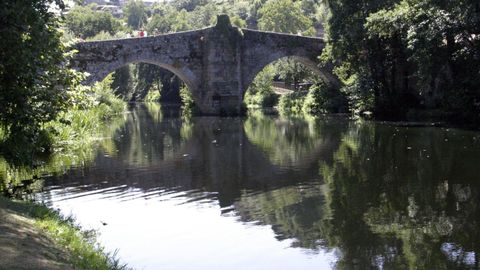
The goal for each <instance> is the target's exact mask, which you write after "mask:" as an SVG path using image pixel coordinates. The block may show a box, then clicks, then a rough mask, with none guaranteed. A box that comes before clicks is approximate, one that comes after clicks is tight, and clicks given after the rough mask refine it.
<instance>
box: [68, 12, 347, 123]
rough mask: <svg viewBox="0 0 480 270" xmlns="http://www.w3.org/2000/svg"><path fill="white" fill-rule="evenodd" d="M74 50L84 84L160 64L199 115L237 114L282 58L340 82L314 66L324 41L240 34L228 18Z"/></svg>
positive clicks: (247, 31) (246, 31)
mask: <svg viewBox="0 0 480 270" xmlns="http://www.w3.org/2000/svg"><path fill="white" fill-rule="evenodd" d="M75 46H76V47H75V48H76V50H78V53H77V54H76V55H75V58H74V59H73V62H72V63H73V64H72V65H73V67H74V68H75V69H77V70H80V71H86V72H88V73H89V74H90V76H89V77H88V78H87V80H86V82H85V83H86V84H93V83H94V82H96V81H101V80H103V78H105V77H106V76H107V75H108V74H109V73H111V72H113V71H115V70H116V69H118V68H120V67H122V66H125V65H127V64H131V63H140V62H142V63H149V64H154V65H158V66H160V67H162V68H165V69H167V70H169V71H171V72H173V73H174V74H175V75H177V76H178V77H179V78H180V79H181V80H183V82H184V83H185V84H186V85H187V86H188V88H189V89H190V91H191V92H192V94H193V97H194V100H195V103H196V105H197V107H198V109H199V110H200V112H201V113H203V114H220V113H222V112H231V111H232V110H233V111H238V110H239V109H240V108H241V105H242V102H243V96H244V94H245V91H246V90H247V88H248V86H249V85H250V84H251V83H252V81H253V79H254V78H255V76H256V75H257V74H258V72H260V71H261V70H262V69H263V68H264V67H265V66H267V65H268V64H270V63H272V62H274V61H276V60H278V59H280V58H283V57H293V58H295V59H297V60H298V61H299V62H301V63H303V64H305V65H306V66H308V67H311V68H312V70H314V71H317V72H318V73H319V74H320V75H321V76H322V77H323V78H324V79H326V80H327V81H329V82H332V83H337V82H338V81H337V80H336V78H335V77H334V76H333V75H332V74H331V72H329V70H327V69H322V68H319V67H318V63H317V57H318V56H319V55H320V54H321V52H322V50H323V48H324V46H325V44H324V41H323V39H321V38H312V37H302V36H296V35H289V34H279V33H272V32H262V31H255V30H250V29H240V28H237V27H234V26H232V25H231V24H230V19H229V18H228V16H226V15H220V16H219V17H218V20H217V25H215V26H213V27H209V28H205V29H201V30H196V31H189V32H180V33H173V34H165V35H158V36H151V37H144V38H129V39H119V40H107V41H92V42H81V43H77V44H76V45H75Z"/></svg>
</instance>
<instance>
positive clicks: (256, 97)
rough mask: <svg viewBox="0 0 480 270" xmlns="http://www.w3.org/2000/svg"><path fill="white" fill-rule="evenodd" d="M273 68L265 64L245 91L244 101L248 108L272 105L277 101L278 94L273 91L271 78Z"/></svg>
mask: <svg viewBox="0 0 480 270" xmlns="http://www.w3.org/2000/svg"><path fill="white" fill-rule="evenodd" d="M274 75H275V73H274V69H273V67H272V66H267V67H266V68H265V69H263V70H262V71H261V72H260V73H258V75H257V76H256V77H255V80H254V81H253V82H252V84H251V85H250V86H249V87H248V90H247V92H246V93H245V98H244V102H245V104H246V105H247V107H248V108H265V107H273V106H275V104H276V103H277V102H278V95H277V94H275V93H274V92H273V88H272V87H273V86H272V80H273V77H274Z"/></svg>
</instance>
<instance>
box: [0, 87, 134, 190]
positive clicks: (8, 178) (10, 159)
mask: <svg viewBox="0 0 480 270" xmlns="http://www.w3.org/2000/svg"><path fill="white" fill-rule="evenodd" d="M110 84H111V78H107V79H106V80H104V81H103V82H100V83H98V84H96V85H95V86H94V87H85V86H80V87H79V89H76V91H72V93H71V95H74V96H73V97H72V99H73V102H72V106H71V107H70V108H69V109H68V110H66V111H64V112H61V113H60V114H59V115H58V117H57V119H56V120H54V121H50V122H47V123H45V124H44V125H43V126H42V130H41V133H42V136H41V139H40V140H39V141H38V142H36V143H34V145H32V146H28V145H22V144H13V143H11V142H12V141H14V140H15V138H13V139H12V138H8V136H7V134H8V133H7V132H6V131H5V128H0V145H1V146H2V152H3V156H0V193H4V194H6V195H8V196H14V197H17V198H21V197H23V196H19V195H22V194H19V193H25V192H27V193H28V192H32V191H34V189H36V188H37V189H38V188H39V187H41V186H42V183H41V178H42V176H44V175H52V174H57V173H63V172H64V171H65V170H66V169H68V168H70V167H72V166H78V165H81V164H88V163H89V162H91V161H92V160H93V159H94V157H95V153H96V149H97V148H98V146H100V147H102V148H103V149H104V150H105V152H107V153H109V154H111V153H114V152H115V151H116V149H115V145H114V143H113V142H112V140H111V137H112V135H113V134H114V133H115V130H117V129H118V128H119V127H121V126H122V125H123V124H124V122H125V118H124V117H123V115H122V113H123V112H124V111H125V108H126V103H125V102H124V101H123V100H121V99H119V98H117V97H116V96H115V95H113V94H112V90H111V88H110ZM2 142H3V143H2Z"/></svg>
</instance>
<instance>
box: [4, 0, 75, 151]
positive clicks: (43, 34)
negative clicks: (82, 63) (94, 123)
mask: <svg viewBox="0 0 480 270" xmlns="http://www.w3.org/2000/svg"><path fill="white" fill-rule="evenodd" d="M52 4H53V3H52V1H49V0H18V1H2V2H1V3H0V40H1V41H2V42H0V107H1V108H2V109H1V110H0V124H1V125H2V126H4V128H5V129H6V130H7V135H9V138H10V140H11V141H13V144H12V145H19V144H20V145H21V144H28V145H31V144H32V143H38V141H39V140H40V137H41V134H40V130H41V125H42V124H43V123H45V122H48V121H51V120H53V119H55V118H56V116H57V114H58V113H59V112H60V111H62V110H64V109H65V108H66V105H67V104H66V100H68V94H67V91H66V90H68V89H69V88H70V87H71V85H72V83H73V82H74V78H75V76H74V73H73V72H72V71H71V70H69V69H67V68H66V67H65V64H66V59H65V57H64V52H65V48H64V47H63V45H62V44H61V42H60V33H59V32H58V30H57V29H58V26H59V25H58V20H57V18H56V17H55V15H54V14H53V13H52V12H51V11H49V10H50V9H51V6H52Z"/></svg>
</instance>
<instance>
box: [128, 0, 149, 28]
mask: <svg viewBox="0 0 480 270" xmlns="http://www.w3.org/2000/svg"><path fill="white" fill-rule="evenodd" d="M123 13H124V16H125V17H126V19H127V24H128V26H130V27H131V28H133V29H135V30H138V29H141V28H142V27H143V26H144V25H145V24H146V22H147V10H146V7H145V4H144V3H143V1H142V0H129V1H128V2H127V4H126V5H125V7H124V10H123Z"/></svg>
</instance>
